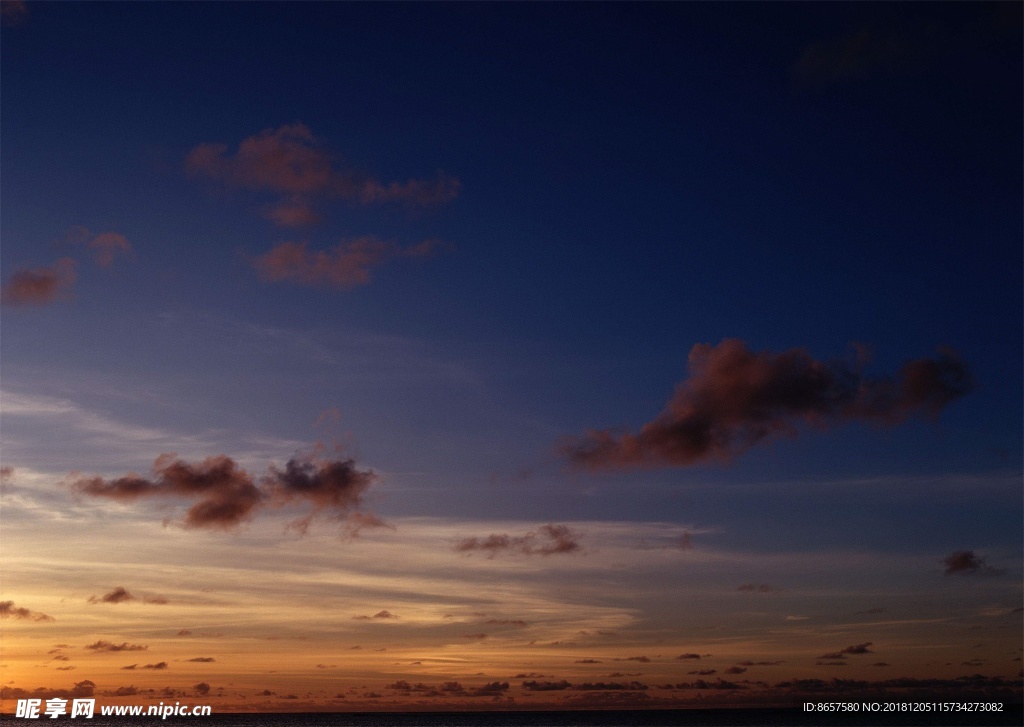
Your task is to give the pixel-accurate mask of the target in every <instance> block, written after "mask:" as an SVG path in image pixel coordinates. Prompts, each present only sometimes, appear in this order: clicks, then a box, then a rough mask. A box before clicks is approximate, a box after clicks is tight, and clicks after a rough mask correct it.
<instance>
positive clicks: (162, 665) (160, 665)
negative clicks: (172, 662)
mask: <svg viewBox="0 0 1024 727" xmlns="http://www.w3.org/2000/svg"><path fill="white" fill-rule="evenodd" d="M142 668H143V669H166V668H167V662H166V661H158V662H157V663H156V664H146V665H145V666H144V667H142Z"/></svg>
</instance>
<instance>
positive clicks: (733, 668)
mask: <svg viewBox="0 0 1024 727" xmlns="http://www.w3.org/2000/svg"><path fill="white" fill-rule="evenodd" d="M746 670H747V668H746V667H745V666H730V667H729V668H728V669H726V670H725V672H724V673H725V674H742V673H744V672H745V671H746Z"/></svg>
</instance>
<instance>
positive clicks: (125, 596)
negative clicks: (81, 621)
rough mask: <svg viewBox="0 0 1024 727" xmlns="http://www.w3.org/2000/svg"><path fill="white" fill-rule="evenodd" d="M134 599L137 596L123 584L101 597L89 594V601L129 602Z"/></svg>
mask: <svg viewBox="0 0 1024 727" xmlns="http://www.w3.org/2000/svg"><path fill="white" fill-rule="evenodd" d="M134 600H135V596H133V595H132V594H131V593H129V592H128V591H126V590H125V589H124V588H122V587H121V586H118V587H117V588H115V589H114V590H112V591H110V592H109V593H104V594H103V595H102V596H100V597H99V598H97V597H96V596H89V603H127V602H128V601H134Z"/></svg>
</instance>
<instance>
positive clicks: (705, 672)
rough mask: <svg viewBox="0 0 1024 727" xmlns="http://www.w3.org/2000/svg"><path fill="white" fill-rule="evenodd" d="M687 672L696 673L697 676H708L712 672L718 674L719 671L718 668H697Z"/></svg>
mask: <svg viewBox="0 0 1024 727" xmlns="http://www.w3.org/2000/svg"><path fill="white" fill-rule="evenodd" d="M686 673H687V674H696V675H697V676H702V677H706V676H711V675H712V674H717V673H718V669H697V670H696V671H688V672H686Z"/></svg>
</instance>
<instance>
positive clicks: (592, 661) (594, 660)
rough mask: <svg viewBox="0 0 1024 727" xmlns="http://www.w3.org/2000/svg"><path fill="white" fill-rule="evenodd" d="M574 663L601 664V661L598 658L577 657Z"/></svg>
mask: <svg viewBox="0 0 1024 727" xmlns="http://www.w3.org/2000/svg"><path fill="white" fill-rule="evenodd" d="M574 663H576V664H600V663H601V662H600V661H598V660H597V659H577V660H576V661H575V662H574Z"/></svg>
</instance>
